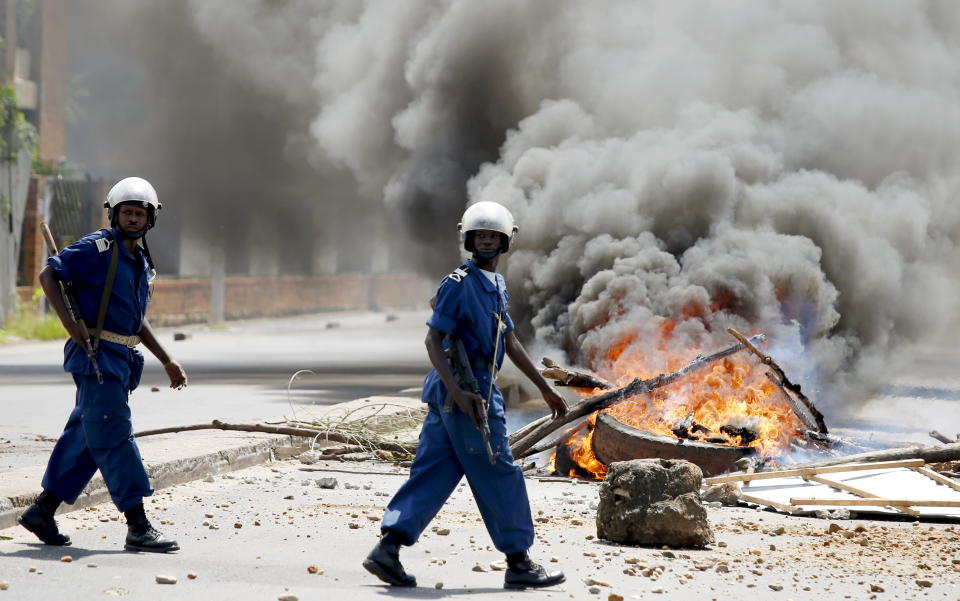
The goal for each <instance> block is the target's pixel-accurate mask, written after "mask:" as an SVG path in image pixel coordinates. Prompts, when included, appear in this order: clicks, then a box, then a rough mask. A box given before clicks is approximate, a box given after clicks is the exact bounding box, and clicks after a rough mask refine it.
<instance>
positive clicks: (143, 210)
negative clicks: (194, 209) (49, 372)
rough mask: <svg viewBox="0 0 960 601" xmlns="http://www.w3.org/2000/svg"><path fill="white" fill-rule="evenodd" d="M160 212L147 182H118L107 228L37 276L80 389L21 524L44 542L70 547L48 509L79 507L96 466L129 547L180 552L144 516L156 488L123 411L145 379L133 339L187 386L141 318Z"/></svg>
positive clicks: (179, 385)
mask: <svg viewBox="0 0 960 601" xmlns="http://www.w3.org/2000/svg"><path fill="white" fill-rule="evenodd" d="M160 206H161V205H160V202H159V200H158V198H157V193H156V191H155V190H154V188H153V186H151V185H150V183H149V182H148V181H147V180H145V179H141V178H139V177H129V178H126V179H123V180H121V181H120V182H118V183H117V184H116V185H115V186H114V187H113V188H112V189H111V190H110V193H109V194H108V195H107V201H106V203H105V207H107V209H108V215H109V217H110V225H111V229H110V230H100V231H98V232H94V233H92V234H89V235H87V236H85V237H83V238H81V239H80V240H79V241H77V242H75V243H74V244H71V245H70V246H68V247H67V248H65V249H63V251H62V252H60V254H59V255H57V256H55V257H51V258H50V259H49V260H48V263H47V266H46V267H44V268H43V270H42V271H41V272H40V285H41V286H42V288H43V291H44V293H45V294H46V296H47V299H48V302H49V303H50V305H51V306H52V307H53V309H54V310H55V311H56V313H57V315H58V316H59V317H60V321H61V322H63V325H64V327H65V328H66V330H67V332H68V333H69V334H70V339H69V340H68V341H67V343H66V346H65V347H64V363H63V367H64V370H65V371H67V372H70V373H71V374H72V375H73V380H74V382H75V383H76V385H77V397H76V405H75V407H74V409H73V412H72V413H71V414H70V417H69V419H68V420H67V425H66V427H65V428H64V430H63V434H62V435H61V436H60V438H59V439H58V440H57V444H56V446H55V447H54V449H53V453H52V454H51V456H50V460H49V462H48V463H47V470H46V473H44V476H43V484H42V485H43V492H41V493H40V495H39V496H38V497H37V500H36V502H34V503H33V505H31V506H30V507H29V508H28V509H27V510H26V511H25V512H24V513H23V514H22V515H21V516H20V518H19V519H18V521H19V522H20V524H21V525H23V526H24V527H25V528H26V529H27V530H29V531H30V532H33V533H34V534H35V535H36V536H37V537H38V538H39V539H40V540H41V541H43V542H44V543H46V544H48V545H69V544H70V538H69V537H68V536H66V535H64V534H62V533H60V531H59V529H58V528H57V523H56V521H54V519H53V516H54V512H56V510H57V507H59V505H60V503H61V502H66V503H68V504H73V503H74V502H76V500H77V497H79V496H80V493H81V492H83V489H84V487H86V485H87V483H88V482H89V481H90V479H91V478H92V477H93V475H94V474H95V473H96V471H97V470H98V469H99V470H100V473H101V474H102V475H103V479H104V481H105V482H106V484H107V488H108V489H109V491H110V496H111V498H112V499H113V502H114V503H115V504H116V506H117V509H119V510H120V511H122V512H123V513H124V515H125V516H126V518H127V537H126V543H125V548H126V549H127V550H130V551H153V552H160V553H166V552H170V551H177V550H179V548H180V547H179V546H178V545H177V543H176V541H174V540H171V539H168V538H165V537H164V536H163V535H162V534H160V533H159V532H157V531H156V530H155V529H154V528H153V527H152V525H151V524H150V521H149V520H148V519H147V516H146V514H145V513H144V509H143V497H147V496H150V495H151V494H153V488H152V487H151V486H150V481H149V480H148V479H147V472H146V470H145V469H144V465H143V460H142V459H141V457H140V450H139V449H138V448H137V443H136V441H135V440H134V437H133V426H132V423H131V421H130V407H129V405H128V404H127V400H128V395H129V393H130V392H131V391H133V390H134V389H135V388H136V387H137V385H138V384H139V382H140V375H141V373H142V372H143V355H142V354H140V352H139V351H137V350H136V349H135V348H134V347H135V346H136V345H137V344H138V343H139V342H142V343H143V345H144V346H145V347H147V349H149V350H150V352H152V353H153V354H154V355H155V356H156V357H157V359H159V360H160V362H161V363H162V364H163V368H164V370H165V371H166V373H167V376H168V377H169V379H170V386H171V387H172V388H175V389H180V388H183V387H184V386H186V385H187V375H186V373H185V372H184V370H183V368H182V367H181V366H180V364H179V363H177V362H176V361H174V360H173V359H172V358H170V356H169V355H168V354H167V352H166V351H165V350H164V349H163V347H162V346H161V344H160V342H159V341H158V340H157V338H156V336H155V335H154V333H153V330H151V328H150V324H149V323H148V322H147V320H146V313H147V302H148V301H149V299H150V287H149V281H150V279H151V278H152V274H153V273H155V272H154V270H153V263H152V259H151V258H150V251H149V247H148V246H147V245H146V238H144V234H146V233H147V231H148V230H149V229H150V228H152V227H153V226H154V224H155V223H156V218H157V212H158V211H159V210H160ZM111 263H113V266H111ZM111 272H112V274H113V278H112V280H113V281H112V282H109V281H108V280H110V279H111V278H110V277H109V274H110V273H111ZM61 283H68V284H69V286H70V287H72V289H73V292H74V294H73V295H72V296H73V299H74V302H76V303H77V304H78V305H79V307H78V308H79V313H80V315H82V316H83V320H81V321H77V320H76V319H74V317H73V315H72V314H71V312H70V311H69V310H68V308H67V306H66V304H65V302H64V298H63V296H62V295H61V292H60V287H59V286H60V284H61ZM107 288H109V292H107V293H106V294H105V293H104V291H105V289H107ZM104 299H106V300H107V303H106V306H105V309H104V310H103V313H104V314H103V317H102V318H101V305H102V304H103V302H102V301H103V300H104ZM101 321H102V324H101V323H100V322H101ZM93 324H97V325H98V326H100V328H99V329H100V331H99V332H98V328H97V327H94V329H93V332H92V333H91V331H90V330H89V329H88V327H93ZM98 334H99V335H98ZM88 343H89V344H90V345H91V348H93V349H95V350H94V351H93V354H94V358H95V360H96V364H97V366H98V368H95V366H94V361H92V360H91V358H90V357H89V356H88V353H87V350H86V348H87V345H88ZM98 369H99V372H100V374H98V373H97V371H98Z"/></svg>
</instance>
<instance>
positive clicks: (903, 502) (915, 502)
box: [790, 497, 960, 507]
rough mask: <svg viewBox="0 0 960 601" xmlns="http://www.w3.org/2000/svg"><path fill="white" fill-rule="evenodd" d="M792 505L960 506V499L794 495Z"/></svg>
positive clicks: (791, 500)
mask: <svg viewBox="0 0 960 601" xmlns="http://www.w3.org/2000/svg"><path fill="white" fill-rule="evenodd" d="M790 504H791V505H836V506H838V507H960V501H939V500H931V499H880V498H871V499H803V498H799V497H793V498H791V499H790Z"/></svg>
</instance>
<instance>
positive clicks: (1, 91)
mask: <svg viewBox="0 0 960 601" xmlns="http://www.w3.org/2000/svg"><path fill="white" fill-rule="evenodd" d="M36 146H37V130H36V129H34V127H33V126H32V125H30V123H29V122H28V121H27V120H26V119H25V118H24V116H23V113H22V112H21V111H20V109H18V108H17V97H16V95H15V94H14V92H13V86H11V85H0V160H3V162H5V163H12V162H14V161H16V160H17V155H18V154H19V153H20V151H21V150H26V151H27V152H31V153H32V152H33V149H34V148H36Z"/></svg>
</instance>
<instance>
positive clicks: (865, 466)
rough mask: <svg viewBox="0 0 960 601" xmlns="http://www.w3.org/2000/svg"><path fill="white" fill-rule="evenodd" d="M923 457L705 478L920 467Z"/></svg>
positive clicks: (708, 480) (746, 478)
mask: <svg viewBox="0 0 960 601" xmlns="http://www.w3.org/2000/svg"><path fill="white" fill-rule="evenodd" d="M922 465H924V461H923V459H902V460H900V461H878V462H876V463H850V464H845V465H826V466H823V467H806V468H798V469H792V470H776V471H772V472H754V473H752V474H746V473H742V472H740V473H736V474H724V475H723V476H713V477H710V478H704V480H703V482H704V483H705V484H720V483H722V482H748V481H750V480H768V479H770V478H789V477H791V476H800V477H803V476H814V475H816V474H830V473H835V472H857V471H863V470H882V469H889V468H893V467H911V468H913V467H920V466H922Z"/></svg>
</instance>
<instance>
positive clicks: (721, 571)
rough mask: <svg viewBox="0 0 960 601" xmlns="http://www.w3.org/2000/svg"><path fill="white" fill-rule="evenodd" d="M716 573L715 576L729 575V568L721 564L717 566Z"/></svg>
mask: <svg viewBox="0 0 960 601" xmlns="http://www.w3.org/2000/svg"><path fill="white" fill-rule="evenodd" d="M716 572H717V574H729V573H730V566H728V565H726V564H723V563H721V564H720V565H718V566H717V569H716Z"/></svg>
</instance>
